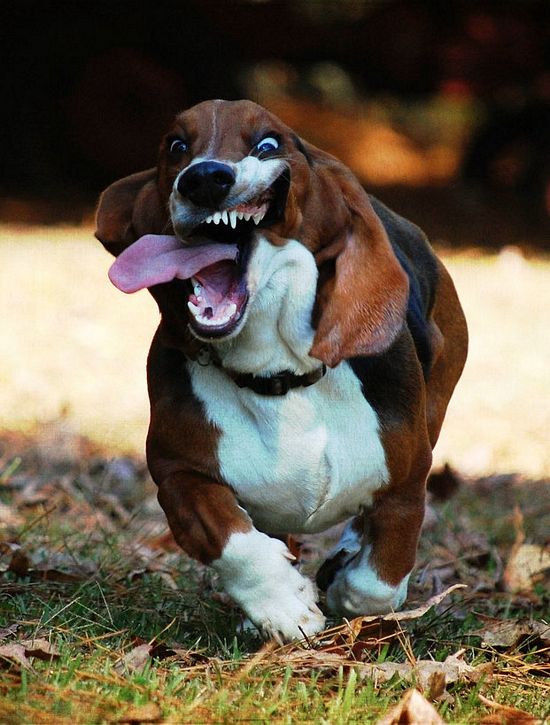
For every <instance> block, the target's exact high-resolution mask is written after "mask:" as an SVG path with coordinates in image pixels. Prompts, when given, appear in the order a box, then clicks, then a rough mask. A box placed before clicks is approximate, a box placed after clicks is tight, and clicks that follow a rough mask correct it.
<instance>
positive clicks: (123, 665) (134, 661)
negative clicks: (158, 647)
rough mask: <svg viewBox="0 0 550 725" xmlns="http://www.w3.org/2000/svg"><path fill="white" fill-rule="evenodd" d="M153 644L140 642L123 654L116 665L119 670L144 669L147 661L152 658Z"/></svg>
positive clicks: (132, 670) (133, 670)
mask: <svg viewBox="0 0 550 725" xmlns="http://www.w3.org/2000/svg"><path fill="white" fill-rule="evenodd" d="M152 647H153V645H152V644H151V643H150V642H145V643H143V644H138V645H136V646H135V647H132V649H131V650H129V651H128V652H126V654H124V655H123V657H122V659H121V660H120V661H119V662H117V664H116V665H115V670H116V671H117V672H119V673H120V672H124V671H126V670H129V671H130V672H135V671H136V670H142V669H143V668H144V667H145V665H146V664H147V662H149V660H150V659H151V649H152Z"/></svg>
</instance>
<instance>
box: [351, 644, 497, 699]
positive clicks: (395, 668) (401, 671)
mask: <svg viewBox="0 0 550 725" xmlns="http://www.w3.org/2000/svg"><path fill="white" fill-rule="evenodd" d="M463 654H464V650H460V651H459V652H457V653H456V654H454V655H449V656H448V657H447V658H446V659H445V661H444V662H435V661H434V660H417V661H416V662H381V663H379V664H376V663H375V664H364V665H361V666H360V668H359V675H360V677H363V678H364V677H368V678H370V679H373V680H374V681H375V683H383V682H388V680H391V678H392V677H394V676H395V675H398V676H399V677H400V678H401V679H403V680H408V681H411V682H415V684H417V685H418V686H419V687H420V688H421V689H422V690H425V691H426V692H428V693H431V692H432V690H433V689H434V688H435V689H438V690H439V691H440V692H439V695H438V696H440V695H442V694H443V691H444V689H445V686H446V685H448V684H451V683H453V682H459V681H463V680H469V681H473V682H476V681H477V680H479V678H480V677H481V675H483V674H487V669H486V668H482V669H481V670H478V668H476V667H472V666H471V665H469V664H468V663H467V662H465V661H464V660H463V659H462V655H463ZM434 699H435V698H434Z"/></svg>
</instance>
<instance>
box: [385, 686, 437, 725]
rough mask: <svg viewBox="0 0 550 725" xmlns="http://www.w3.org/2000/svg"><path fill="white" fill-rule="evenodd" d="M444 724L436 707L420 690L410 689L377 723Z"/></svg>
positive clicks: (390, 724) (387, 724)
mask: <svg viewBox="0 0 550 725" xmlns="http://www.w3.org/2000/svg"><path fill="white" fill-rule="evenodd" d="M407 723H410V724H411V725H420V723H421V724H422V725H444V720H442V719H441V717H440V716H439V713H438V712H437V710H436V709H435V707H434V706H433V705H432V704H431V703H429V702H428V701H427V700H426V698H425V697H423V696H422V695H421V694H420V693H419V692H418V690H409V691H408V692H407V693H406V694H405V696H404V697H403V699H402V700H401V702H400V703H399V704H397V705H396V706H395V707H393V708H392V709H391V710H390V711H389V712H388V713H387V714H386V715H384V717H382V718H381V719H380V720H378V722H377V723H376V725H406V724H407Z"/></svg>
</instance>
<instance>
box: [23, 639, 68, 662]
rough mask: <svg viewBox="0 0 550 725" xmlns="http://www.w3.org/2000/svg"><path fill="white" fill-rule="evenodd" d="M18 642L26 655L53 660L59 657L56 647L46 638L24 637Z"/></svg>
mask: <svg viewBox="0 0 550 725" xmlns="http://www.w3.org/2000/svg"><path fill="white" fill-rule="evenodd" d="M19 644H21V645H22V646H23V647H24V648H25V654H26V655H27V657H36V658H37V659H39V660H53V659H57V658H58V657H60V654H59V650H58V649H57V647H56V646H55V645H53V644H51V642H48V640H47V639H40V638H38V639H24V640H22V641H21V642H19Z"/></svg>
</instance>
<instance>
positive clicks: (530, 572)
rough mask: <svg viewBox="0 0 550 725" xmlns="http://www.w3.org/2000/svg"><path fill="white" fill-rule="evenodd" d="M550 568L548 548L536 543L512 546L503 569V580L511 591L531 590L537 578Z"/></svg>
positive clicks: (549, 551)
mask: <svg viewBox="0 0 550 725" xmlns="http://www.w3.org/2000/svg"><path fill="white" fill-rule="evenodd" d="M547 569H548V570H550V549H548V547H544V546H539V545H538V544H521V545H520V546H518V547H514V549H513V550H512V553H511V555H510V559H509V560H508V563H507V564H506V567H505V569H504V575H503V581H504V586H505V587H506V589H507V591H509V592H512V593H514V594H515V593H517V592H529V591H532V589H533V588H534V585H535V584H536V580H537V578H539V577H540V578H543V576H544V572H545V570H547Z"/></svg>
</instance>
